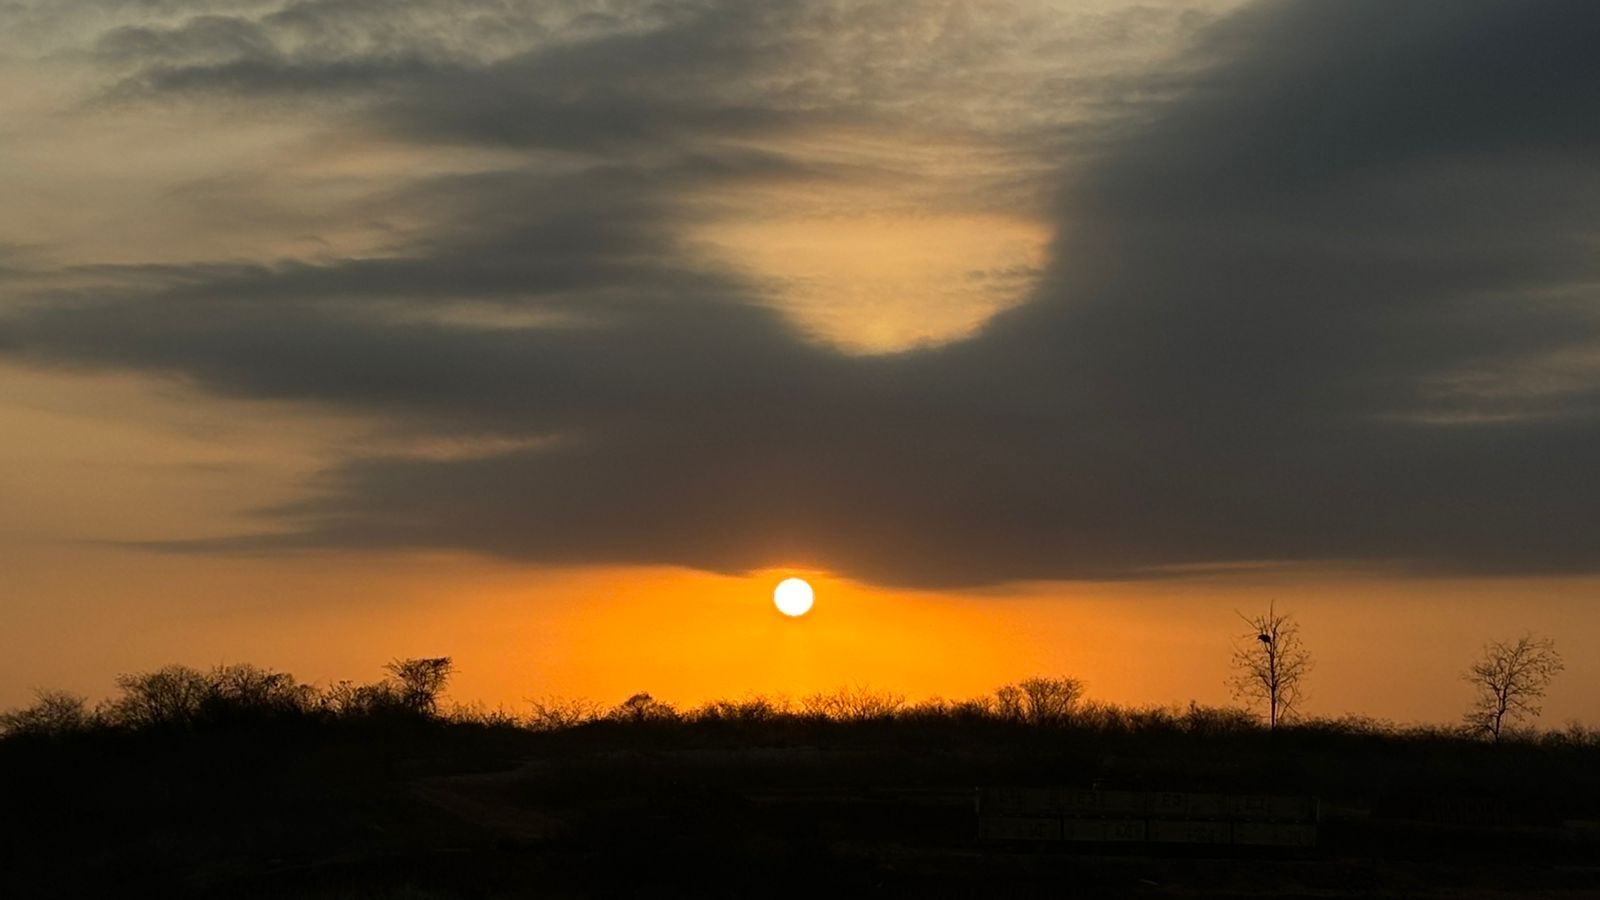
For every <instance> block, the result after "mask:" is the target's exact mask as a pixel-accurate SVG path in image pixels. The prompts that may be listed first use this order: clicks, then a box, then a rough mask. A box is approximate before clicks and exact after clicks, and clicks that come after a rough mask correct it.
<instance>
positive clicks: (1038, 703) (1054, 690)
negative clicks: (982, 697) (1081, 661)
mask: <svg viewBox="0 0 1600 900" xmlns="http://www.w3.org/2000/svg"><path fill="white" fill-rule="evenodd" d="M994 699H995V711H996V712H997V713H998V714H999V716H1000V717H1001V718H1003V719H1009V720H1011V721H1014V722H1028V723H1030V724H1033V725H1059V724H1061V723H1063V722H1066V721H1068V720H1069V719H1071V718H1072V714H1073V712H1074V710H1075V709H1076V708H1077V706H1078V701H1079V700H1082V699H1083V682H1082V681H1080V680H1078V679H1076V678H1037V677H1036V678H1027V679H1024V680H1022V681H1019V682H1017V683H1015V684H1004V685H1001V686H1000V687H999V688H996V689H995V692H994Z"/></svg>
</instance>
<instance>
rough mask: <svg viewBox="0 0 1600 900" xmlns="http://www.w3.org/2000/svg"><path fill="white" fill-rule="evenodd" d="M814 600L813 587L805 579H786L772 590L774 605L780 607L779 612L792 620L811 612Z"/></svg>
mask: <svg viewBox="0 0 1600 900" xmlns="http://www.w3.org/2000/svg"><path fill="white" fill-rule="evenodd" d="M812 599H813V594H812V591H811V585H809V584H807V583H806V582H805V579H803V578H785V579H784V580H782V581H780V582H778V586H777V587H775V588H773V589H772V603H773V605H775V606H777V607H778V612H781V613H783V614H784V615H786V616H789V617H791V618H794V617H798V616H803V615H805V614H806V613H808V612H810V611H811V603H812Z"/></svg>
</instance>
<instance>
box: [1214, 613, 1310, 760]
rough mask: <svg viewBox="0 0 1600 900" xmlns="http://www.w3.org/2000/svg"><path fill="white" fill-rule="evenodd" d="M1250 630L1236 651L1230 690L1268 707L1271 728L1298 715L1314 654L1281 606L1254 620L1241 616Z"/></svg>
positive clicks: (1298, 626)
mask: <svg viewBox="0 0 1600 900" xmlns="http://www.w3.org/2000/svg"><path fill="white" fill-rule="evenodd" d="M1239 618H1240V619H1242V620H1244V622H1245V624H1246V625H1248V626H1249V630H1248V631H1247V632H1245V633H1244V634H1243V635H1241V636H1240V638H1239V640H1238V641H1237V642H1235V644H1234V648H1233V675H1232V676H1230V677H1229V678H1228V687H1229V688H1231V689H1232V690H1233V696H1234V699H1236V700H1244V701H1246V702H1249V703H1253V704H1260V705H1262V706H1265V707H1266V710H1267V724H1268V725H1269V726H1270V727H1271V728H1273V729H1276V728H1277V727H1278V723H1279V722H1282V721H1283V720H1285V719H1286V718H1289V717H1291V716H1293V715H1294V713H1295V707H1296V706H1297V705H1298V704H1299V702H1300V701H1301V700H1302V699H1304V698H1305V677H1306V675H1307V674H1308V673H1309V672H1310V671H1311V667H1312V660H1311V654H1310V653H1309V652H1307V650H1306V648H1305V645H1304V644H1302V643H1301V642H1300V625H1299V623H1297V622H1295V620H1294V617H1293V616H1291V615H1288V614H1287V613H1280V612H1278V607H1277V603H1276V602H1274V603H1270V604H1268V606H1267V611H1266V612H1264V613H1259V614H1257V615H1254V616H1247V615H1245V614H1244V613H1239Z"/></svg>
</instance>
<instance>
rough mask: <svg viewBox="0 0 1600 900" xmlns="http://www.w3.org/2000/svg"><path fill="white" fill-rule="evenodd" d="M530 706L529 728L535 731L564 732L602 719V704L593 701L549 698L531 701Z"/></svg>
mask: <svg viewBox="0 0 1600 900" xmlns="http://www.w3.org/2000/svg"><path fill="white" fill-rule="evenodd" d="M528 704H529V705H530V706H531V707H532V709H531V710H530V711H529V713H528V718H527V726H528V727H529V728H531V729H533V730H534V731H563V730H565V729H568V728H577V727H578V726H579V725H587V724H589V723H590V722H595V721H598V720H599V719H600V718H601V710H600V704H598V703H595V702H594V701H593V700H586V699H582V698H579V699H577V700H562V699H560V698H557V697H549V698H546V699H543V700H530V701H528Z"/></svg>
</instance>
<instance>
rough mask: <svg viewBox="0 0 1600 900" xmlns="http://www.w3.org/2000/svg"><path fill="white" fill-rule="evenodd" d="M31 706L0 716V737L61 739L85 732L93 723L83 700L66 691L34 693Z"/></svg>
mask: <svg viewBox="0 0 1600 900" xmlns="http://www.w3.org/2000/svg"><path fill="white" fill-rule="evenodd" d="M34 697H35V700H34V703H33V705H32V706H27V707H24V708H22V709H18V710H13V711H11V712H7V713H0V734H3V735H6V736H7V737H11V736H18V737H20V736H23V735H30V736H33V737H47V738H54V737H61V736H63V735H67V734H72V733H74V732H79V731H83V730H85V729H87V728H88V727H89V726H90V725H91V724H92V723H93V721H94V719H93V716H91V715H90V713H89V711H88V708H87V707H86V706H85V705H84V699H83V698H82V697H80V696H78V695H77V694H69V693H67V692H66V691H36V692H35V693H34Z"/></svg>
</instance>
